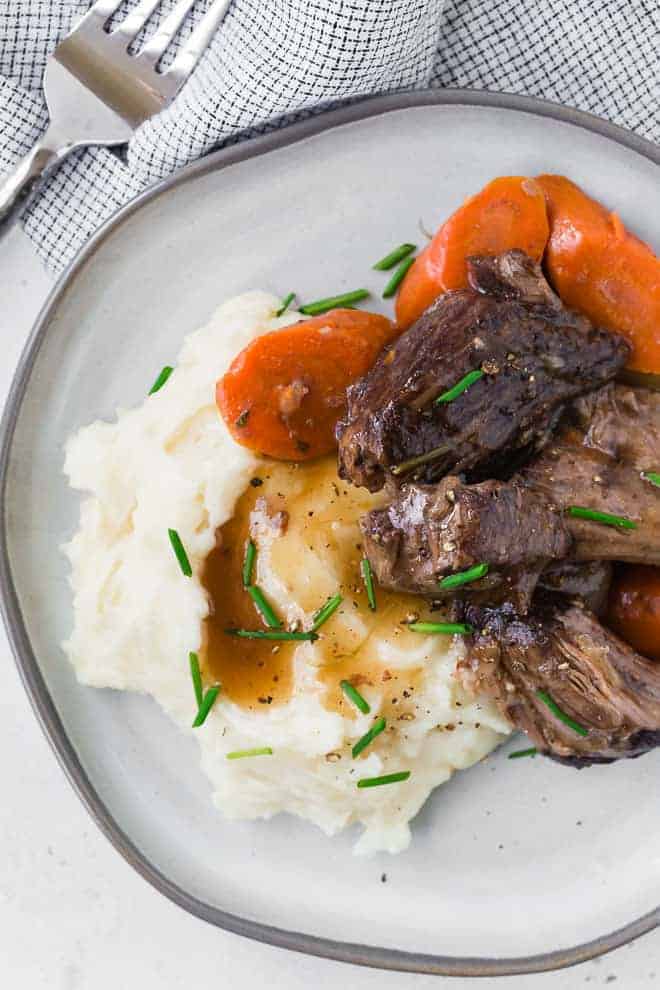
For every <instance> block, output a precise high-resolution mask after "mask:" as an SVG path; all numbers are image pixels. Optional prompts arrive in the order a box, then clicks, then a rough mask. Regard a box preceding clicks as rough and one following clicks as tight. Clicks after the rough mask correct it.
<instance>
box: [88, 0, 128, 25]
mask: <svg viewBox="0 0 660 990" xmlns="http://www.w3.org/2000/svg"><path fill="white" fill-rule="evenodd" d="M122 2H123V0H96V3H93V4H92V6H91V7H90V8H89V10H88V11H87V13H86V14H85V16H84V18H83V20H85V21H86V20H87V19H88V18H92V17H94V18H98V17H100V18H102V20H103V23H104V24H105V22H106V21H108V20H110V18H111V17H112V15H113V14H114V12H115V11H116V10H118V9H119V7H121V5H122ZM77 27H80V23H79V24H78V25H77Z"/></svg>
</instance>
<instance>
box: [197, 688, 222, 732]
mask: <svg viewBox="0 0 660 990" xmlns="http://www.w3.org/2000/svg"><path fill="white" fill-rule="evenodd" d="M219 694H220V685H219V684H216V685H215V687H212V688H209V689H208V691H207V692H206V694H205V695H204V700H203V701H202V703H201V705H200V706H199V711H198V712H197V718H196V719H195V721H194V722H193V729H198V728H199V727H200V725H204V722H206V718H207V716H208V713H209V712H210V711H211V709H212V708H213V705H214V704H215V699H216V698H217V697H218V695H219Z"/></svg>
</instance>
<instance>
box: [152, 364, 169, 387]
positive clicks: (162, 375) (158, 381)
mask: <svg viewBox="0 0 660 990" xmlns="http://www.w3.org/2000/svg"><path fill="white" fill-rule="evenodd" d="M173 371H174V368H171V367H170V366H169V364H166V365H165V367H164V368H163V370H162V371H161V373H160V374H159V376H158V378H157V379H156V381H155V382H154V383H153V385H152V386H151V388H150V389H149V395H153V394H154V392H160V390H161V388H162V387H163V385H164V384H165V382H166V381H167V379H168V378H169V377H170V375H171V374H172V372H173Z"/></svg>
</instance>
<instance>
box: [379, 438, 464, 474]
mask: <svg viewBox="0 0 660 990" xmlns="http://www.w3.org/2000/svg"><path fill="white" fill-rule="evenodd" d="M449 449H450V448H449V445H448V444H446V443H443V444H442V445H441V446H440V447H434V448H433V450H428V451H427V452H426V453H425V454H418V455H417V457H411V458H410V459H409V460H407V461H401V463H400V464H395V465H394V467H393V468H392V474H396V475H399V474H405V473H406V472H407V471H412V470H413V468H416V467H421V466H422V465H423V464H430V463H431V461H437V459H438V458H439V457H442V455H443V454H446V453H447V451H448V450H449Z"/></svg>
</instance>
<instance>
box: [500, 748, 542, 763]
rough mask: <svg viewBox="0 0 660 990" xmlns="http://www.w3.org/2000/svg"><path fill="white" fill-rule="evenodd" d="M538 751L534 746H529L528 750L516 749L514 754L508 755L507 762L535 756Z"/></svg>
mask: <svg viewBox="0 0 660 990" xmlns="http://www.w3.org/2000/svg"><path fill="white" fill-rule="evenodd" d="M537 753H538V749H537V748H536V746H531V747H530V748H529V749H517V750H516V751H515V753H509V755H508V757H507V759H508V760H521V759H522V758H523V756H536V754H537Z"/></svg>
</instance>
